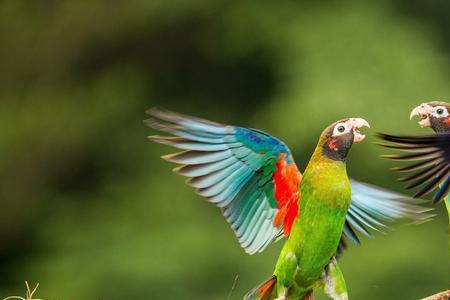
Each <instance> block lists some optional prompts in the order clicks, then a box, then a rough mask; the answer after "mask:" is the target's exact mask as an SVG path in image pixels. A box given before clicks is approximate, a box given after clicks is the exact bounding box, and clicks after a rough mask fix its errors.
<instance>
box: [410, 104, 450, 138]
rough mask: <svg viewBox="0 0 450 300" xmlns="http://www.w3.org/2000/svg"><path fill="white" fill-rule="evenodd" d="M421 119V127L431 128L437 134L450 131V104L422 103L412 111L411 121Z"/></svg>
mask: <svg viewBox="0 0 450 300" xmlns="http://www.w3.org/2000/svg"><path fill="white" fill-rule="evenodd" d="M415 116H418V117H420V121H419V125H420V126H421V127H431V128H432V129H433V130H434V131H435V132H448V131H450V104H449V103H446V102H440V101H432V102H427V103H422V104H420V105H419V106H417V107H416V108H414V109H413V110H412V111H411V114H410V116H409V118H410V119H412V118H413V117H415Z"/></svg>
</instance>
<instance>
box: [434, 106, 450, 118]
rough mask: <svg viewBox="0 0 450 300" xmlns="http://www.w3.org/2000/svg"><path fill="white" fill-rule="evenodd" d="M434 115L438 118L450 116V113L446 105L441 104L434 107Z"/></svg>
mask: <svg viewBox="0 0 450 300" xmlns="http://www.w3.org/2000/svg"><path fill="white" fill-rule="evenodd" d="M433 115H434V116H435V117H436V118H442V117H448V115H449V113H448V110H447V108H446V107H445V106H442V105H439V106H436V107H435V108H434V112H433Z"/></svg>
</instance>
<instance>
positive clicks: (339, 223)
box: [147, 109, 430, 300]
mask: <svg viewBox="0 0 450 300" xmlns="http://www.w3.org/2000/svg"><path fill="white" fill-rule="evenodd" d="M149 114H150V115H151V116H152V118H151V119H149V120H147V124H148V125H149V126H151V127H153V128H155V129H157V130H159V131H162V132H166V133H169V134H171V136H159V135H156V136H151V137H149V138H150V139H151V140H153V141H156V142H159V143H163V144H167V145H170V146H173V147H176V148H179V149H182V150H184V151H182V152H179V153H175V154H170V155H166V156H163V158H164V159H166V160H168V161H171V162H175V163H178V164H181V166H180V167H177V168H176V169H174V171H175V172H177V173H179V174H181V175H183V176H186V177H188V178H189V179H188V181H187V184H188V185H190V186H192V187H194V188H195V189H196V191H197V193H198V194H199V195H201V196H203V197H205V198H207V199H208V201H209V202H211V203H214V204H215V205H216V206H218V207H219V208H220V210H221V211H222V214H223V215H224V217H225V218H226V220H227V221H228V223H229V224H230V225H231V227H232V229H233V231H234V233H235V235H236V236H237V238H238V240H239V243H240V244H241V246H242V247H243V248H244V249H245V251H246V252H247V253H249V254H254V253H257V252H261V251H263V250H264V249H265V248H266V247H267V246H268V245H269V244H270V243H272V242H274V241H276V240H279V239H280V238H282V237H286V238H287V240H286V242H285V244H284V246H283V249H282V251H281V254H280V256H279V258H278V261H277V264H276V267H275V270H274V272H273V275H272V276H271V277H270V278H268V279H267V280H266V281H264V282H263V283H262V284H260V285H259V286H257V287H256V288H254V289H252V290H251V291H250V292H248V293H247V294H246V295H245V297H244V299H247V300H251V299H264V300H268V299H277V300H292V299H295V300H299V299H312V295H313V292H314V291H318V290H321V291H323V292H324V293H325V294H327V295H328V296H329V297H330V298H331V299H341V300H342V299H348V296H347V288H346V284H345V280H344V277H343V275H342V272H341V269H340V268H339V265H338V262H337V260H336V257H337V256H338V254H339V253H340V252H341V251H342V250H343V249H344V248H345V243H346V240H347V239H349V240H351V241H353V242H355V243H359V238H358V236H357V233H356V232H360V233H362V234H365V235H367V236H371V233H370V232H369V229H372V230H376V231H381V230H382V229H383V228H385V227H386V225H384V224H383V222H385V221H392V220H394V219H399V218H410V219H414V220H415V221H419V222H420V221H425V220H427V219H428V218H429V217H430V215H429V214H428V213H426V212H427V211H428V209H426V208H423V207H421V206H420V205H417V204H418V203H419V202H420V201H419V200H413V199H410V198H405V197H404V196H402V195H399V194H396V193H392V192H389V191H386V190H383V189H379V188H376V187H374V186H370V185H367V184H363V183H359V182H356V181H353V180H349V178H348V177H347V171H346V163H345V162H346V158H347V154H348V153H349V150H350V148H351V147H352V145H353V144H354V143H358V142H361V141H362V140H363V139H364V137H365V136H364V135H363V134H361V133H360V131H359V129H360V128H361V127H364V126H365V127H369V124H368V122H367V121H365V120H364V119H361V118H347V119H342V120H340V121H337V122H335V123H333V124H331V125H330V126H328V127H327V128H326V129H325V130H324V131H323V133H322V134H321V136H320V138H319V141H318V144H317V147H316V149H315V151H314V153H313V155H312V157H311V159H310V161H309V163H308V166H307V167H306V170H305V172H304V174H303V175H302V174H301V173H300V171H299V170H298V168H297V165H296V164H295V162H294V159H293V157H292V154H291V152H290V151H289V149H288V147H287V146H286V145H285V144H284V143H283V142H281V141H280V140H278V139H276V138H275V137H273V136H271V135H269V134H267V133H265V132H262V131H259V130H256V129H250V128H244V127H237V126H230V125H222V124H219V123H214V122H211V121H207V120H203V119H199V118H194V117H190V116H184V115H181V114H177V113H173V112H168V111H162V110H156V109H152V110H150V111H149Z"/></svg>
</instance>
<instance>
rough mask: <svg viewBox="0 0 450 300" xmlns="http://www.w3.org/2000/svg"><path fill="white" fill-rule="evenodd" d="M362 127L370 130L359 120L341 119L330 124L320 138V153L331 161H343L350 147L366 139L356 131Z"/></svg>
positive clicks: (366, 124) (364, 121) (366, 123)
mask: <svg viewBox="0 0 450 300" xmlns="http://www.w3.org/2000/svg"><path fill="white" fill-rule="evenodd" d="M363 126H365V127H368V128H370V125H369V123H368V122H367V121H366V120H364V119H361V118H349V119H342V120H339V121H337V122H335V123H333V124H331V125H330V126H328V127H327V128H326V129H325V130H324V131H323V132H322V135H321V136H320V141H319V145H320V144H321V145H322V149H323V151H322V153H323V154H324V155H325V156H327V157H329V158H331V159H333V160H339V161H345V159H346V158H347V154H348V151H349V150H350V148H351V147H352V145H353V144H354V143H359V142H361V141H363V140H364V138H365V137H366V136H365V135H364V134H361V132H359V130H358V129H359V128H361V127H363Z"/></svg>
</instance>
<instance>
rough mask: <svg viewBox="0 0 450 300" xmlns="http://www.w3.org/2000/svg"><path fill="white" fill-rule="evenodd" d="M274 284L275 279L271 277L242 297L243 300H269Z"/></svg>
mask: <svg viewBox="0 0 450 300" xmlns="http://www.w3.org/2000/svg"><path fill="white" fill-rule="evenodd" d="M276 283H277V277H276V276H275V275H272V277H270V278H269V279H267V280H266V281H264V282H263V283H261V284H260V285H258V286H257V287H255V288H254V289H252V290H251V291H250V292H248V293H247V294H246V295H245V296H244V300H269V299H270V296H272V292H273V289H274V287H275V284H276Z"/></svg>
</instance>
